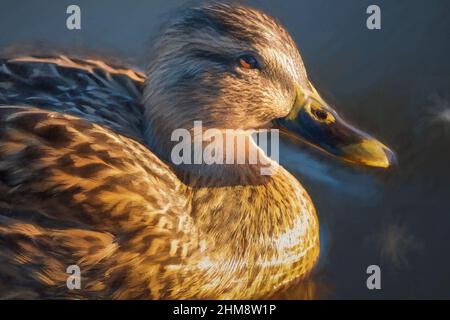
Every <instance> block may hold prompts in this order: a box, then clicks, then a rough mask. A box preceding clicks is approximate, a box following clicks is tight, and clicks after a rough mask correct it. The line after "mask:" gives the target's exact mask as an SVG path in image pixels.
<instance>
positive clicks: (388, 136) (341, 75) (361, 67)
mask: <svg viewBox="0 0 450 320" xmlns="http://www.w3.org/2000/svg"><path fill="white" fill-rule="evenodd" d="M185 3H186V1H174V0H164V1H160V0H153V1H149V0H127V1H120V0H95V1H93V0H77V1H66V0H58V1H56V0H54V1H49V0H27V1H16V0H1V1H0V51H3V52H5V51H6V52H7V51H8V50H13V51H14V50H17V48H32V47H34V48H38V49H45V48H52V49H57V50H62V51H65V52H69V53H70V52H73V53H74V54H75V53H77V54H79V53H88V54H90V53H95V54H96V55H102V54H104V55H108V56H115V57H118V58H120V59H122V60H123V61H126V62H127V63H131V64H133V65H135V66H138V67H141V68H144V67H145V63H146V56H147V53H148V51H149V46H150V45H151V41H152V38H153V37H154V36H155V35H156V34H157V33H158V30H159V26H160V25H161V23H162V22H163V21H164V19H165V17H167V15H168V13H170V12H171V10H173V9H174V8H178V7H180V5H181V6H182V5H185ZM245 3H248V4H250V5H252V6H255V7H258V8H261V9H263V10H264V11H266V12H267V13H269V14H271V15H273V16H275V17H277V18H278V19H279V20H281V22H283V23H284V24H285V25H286V27H287V28H288V30H289V31H290V32H291V33H292V35H293V37H294V39H295V40H296V42H297V44H298V46H299V48H300V51H301V53H302V56H303V59H304V61H305V65H306V67H307V69H308V72H309V75H310V78H311V79H312V81H313V83H314V84H315V85H316V87H317V88H318V90H319V91H320V92H321V94H322V95H323V96H324V97H325V98H326V100H327V101H328V102H330V104H331V105H333V106H335V108H336V109H337V110H339V111H340V113H341V114H343V115H344V117H345V118H347V119H348V120H350V122H352V123H354V124H356V125H357V126H358V127H360V128H363V129H364V130H366V131H368V132H371V133H373V134H374V135H375V136H377V137H379V138H380V139H381V140H382V141H384V142H386V144H387V145H389V146H390V147H392V148H393V149H394V150H395V151H396V153H397V155H398V159H399V165H398V167H396V168H394V169H392V170H389V171H383V170H375V169H366V168H361V167H355V166H352V165H348V164H345V163H341V162H339V161H337V160H335V159H332V158H330V157H327V156H325V155H322V154H319V153H318V152H316V151H314V150H311V149H310V148H308V147H306V146H304V147H301V148H300V150H299V149H298V147H293V146H292V145H290V144H289V143H285V144H283V145H282V150H281V151H280V157H281V162H282V164H284V165H285V166H286V167H287V168H288V169H289V170H290V171H291V172H293V173H294V174H295V175H296V176H297V177H298V179H299V180H300V181H301V182H302V183H303V184H304V186H305V187H306V188H307V190H308V191H309V193H310V195H311V197H312V199H313V200H314V202H315V205H316V207H317V210H318V215H319V220H320V223H321V240H322V245H321V246H322V248H321V250H322V253H321V258H320V262H319V264H318V266H317V268H316V269H315V271H314V274H313V275H312V276H311V277H310V278H309V279H308V280H306V281H304V282H302V283H299V284H295V285H293V286H292V287H290V288H288V289H286V290H285V291H283V292H280V293H278V294H277V295H276V297H277V298H291V299H300V298H315V299H319V298H320V299H380V298H384V299H410V298H425V299H429V298H444V299H445V298H447V299H449V298H450V257H449V253H450V250H449V249H450V168H449V165H450V62H449V60H450V18H449V17H450V1H448V0H429V1H425V0H376V1H375V0H370V1H367V0H340V1H335V0H300V1H299V0H290V1H287V0H284V1H263V0H254V1H245ZM70 4H78V5H79V6H80V7H81V11H82V30H80V31H69V30H67V29H66V18H67V15H66V13H65V12H66V8H67V6H68V5H70ZM371 4H377V5H379V6H380V7H381V13H382V29H381V30H375V31H372V30H368V29H367V28H366V19H367V17H368V15H367V14H366V8H367V7H368V6H369V5H371ZM25 50H26V49H25ZM372 264H376V265H379V266H380V267H381V286H382V289H381V290H372V291H371V290H368V289H367V287H366V279H367V277H368V275H367V274H366V269H367V267H368V266H369V265H372Z"/></svg>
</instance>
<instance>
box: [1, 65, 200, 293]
mask: <svg viewBox="0 0 450 320" xmlns="http://www.w3.org/2000/svg"><path fill="white" fill-rule="evenodd" d="M142 83H143V76H142V75H141V74H139V73H137V72H135V71H133V70H130V69H125V68H114V67H111V66H109V65H106V64H103V63H101V62H98V61H93V60H74V59H69V58H66V57H63V56H55V57H22V58H13V59H1V60H0V298H43V297H44V298H45V297H51V298H57V297H67V296H70V297H103V298H111V297H115V298H121V297H122V298H152V297H153V298H158V297H159V296H160V295H161V292H162V291H161V287H160V282H161V279H159V278H158V274H159V270H160V268H161V266H163V265H164V264H165V261H166V260H167V259H171V261H172V262H173V263H176V261H177V259H179V258H180V257H178V256H177V255H176V254H169V253H170V251H171V250H173V248H172V247H171V244H173V241H178V242H180V243H189V242H190V241H194V239H192V238H191V237H189V231H190V230H189V228H187V229H184V231H183V230H179V229H178V226H179V225H180V221H186V218H187V212H189V208H188V206H189V202H188V201H187V198H188V197H187V196H185V194H184V192H185V190H184V189H183V186H182V185H181V184H180V182H179V180H178V179H177V178H176V176H175V175H174V174H173V173H172V171H171V170H170V168H169V167H168V166H166V165H165V164H164V163H163V162H162V161H160V159H158V158H157V157H156V156H155V155H154V154H153V153H152V152H151V151H150V150H149V149H147V148H146V147H145V145H144V144H142V143H141V140H142V138H141V137H142V136H141V132H142V125H141V121H142V106H141V104H140V96H141V89H142ZM188 222H189V221H188ZM185 231H186V232H185ZM137 235H138V236H137ZM143 260H145V263H144V261H143ZM70 265H77V266H78V267H79V268H80V271H81V277H82V288H81V290H69V289H68V287H67V286H66V280H67V278H68V277H69V276H70V274H67V273H66V270H67V268H68V267H69V266H70ZM141 265H145V268H146V269H145V270H140V269H139V268H141V267H140V266H141ZM139 272H150V273H151V272H153V274H154V276H153V277H150V276H142V277H136V274H137V273H139ZM125 283H126V284H127V285H126V286H125V285H124V284H125ZM154 288H156V289H154ZM160 291H161V292H160Z"/></svg>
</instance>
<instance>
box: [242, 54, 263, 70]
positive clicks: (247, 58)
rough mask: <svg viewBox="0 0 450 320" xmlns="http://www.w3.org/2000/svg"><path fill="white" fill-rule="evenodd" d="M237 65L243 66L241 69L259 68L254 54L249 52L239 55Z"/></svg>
mask: <svg viewBox="0 0 450 320" xmlns="http://www.w3.org/2000/svg"><path fill="white" fill-rule="evenodd" d="M239 65H240V66H241V67H242V68H243V69H248V70H250V69H258V68H259V64H258V60H256V58H255V57H254V56H252V55H251V54H245V55H242V56H240V57H239Z"/></svg>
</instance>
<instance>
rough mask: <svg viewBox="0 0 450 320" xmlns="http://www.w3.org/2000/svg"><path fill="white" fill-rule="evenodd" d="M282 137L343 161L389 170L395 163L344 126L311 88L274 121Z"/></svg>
mask: <svg viewBox="0 0 450 320" xmlns="http://www.w3.org/2000/svg"><path fill="white" fill-rule="evenodd" d="M276 125H277V127H278V128H279V129H280V131H281V133H282V134H286V135H288V136H290V137H292V138H294V139H300V140H302V141H304V142H307V143H309V144H311V145H313V146H315V147H317V148H319V149H321V150H323V151H325V152H327V153H329V154H332V155H334V156H336V157H338V158H340V159H342V160H345V161H348V162H352V163H357V164H361V165H366V166H372V167H380V168H388V167H390V166H391V165H393V164H394V163H395V162H396V158H395V155H394V152H392V151H391V150H390V149H389V148H388V147H386V146H385V145H384V144H382V143H381V142H380V141H378V140H377V139H375V138H373V137H371V136H370V135H368V134H367V133H364V132H362V131H360V130H358V129H356V128H354V127H353V126H351V125H349V124H348V123H346V122H345V121H344V120H343V119H342V118H340V117H339V115H338V114H337V113H336V111H334V110H333V109H331V108H330V107H329V106H328V105H327V104H326V103H325V102H324V101H323V100H322V98H321V97H320V96H319V94H318V93H317V91H316V90H315V89H314V87H313V86H311V92H308V93H304V92H299V93H298V95H297V100H296V103H295V106H294V108H293V109H292V111H291V112H290V113H289V115H287V116H286V117H285V118H282V119H277V120H276Z"/></svg>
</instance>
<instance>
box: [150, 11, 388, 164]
mask: <svg viewBox="0 0 450 320" xmlns="http://www.w3.org/2000/svg"><path fill="white" fill-rule="evenodd" d="M147 75H148V77H147V81H146V86H145V105H146V110H145V112H146V120H147V122H146V123H147V124H148V125H147V130H148V131H149V133H150V134H149V135H148V136H149V137H150V138H149V139H150V140H152V139H153V140H156V141H155V143H154V145H155V146H156V148H158V146H161V145H162V144H164V141H170V136H171V131H173V130H174V129H176V128H185V129H192V126H193V124H194V121H195V120H202V122H203V127H204V128H218V129H258V128H263V127H272V126H277V127H279V128H281V129H282V132H284V133H287V134H289V135H291V136H293V137H296V138H298V139H301V140H304V141H306V142H308V143H310V144H312V145H314V146H316V147H318V148H320V149H321V150H323V151H326V152H328V153H330V154H332V155H334V156H336V157H339V158H341V159H343V160H346V161H350V162H354V163H359V164H364V165H368V166H375V167H383V168H386V167H389V166H390V165H391V164H392V163H393V161H394V158H395V157H394V154H393V152H392V151H391V150H389V148H388V147H386V146H385V145H384V144H382V143H381V142H379V141H378V140H376V139H375V138H373V137H371V136H370V135H368V134H366V133H364V132H362V131H360V130H358V129H356V128H354V127H352V126H351V125H349V124H348V123H346V122H345V121H344V120H343V119H342V118H341V117H340V116H339V115H338V114H337V112H336V111H335V110H334V109H333V108H331V107H330V106H329V105H328V104H327V103H326V102H325V101H324V100H323V99H322V98H321V97H320V95H319V93H318V92H317V91H316V89H315V88H314V87H313V85H312V84H311V82H310V81H309V80H308V76H307V73H306V70H305V67H304V64H303V61H302V58H301V56H300V54H299V51H298V49H297V47H296V44H295V42H294V41H293V39H292V38H291V36H290V35H289V33H288V32H287V31H286V30H285V28H284V27H283V26H282V25H281V24H279V23H278V22H277V21H275V20H274V19H273V18H271V17H269V16H267V15H265V14H264V13H262V12H260V11H258V10H255V9H251V8H248V7H244V6H242V5H229V4H218V3H212V4H207V5H203V6H199V7H194V8H190V9H185V10H184V11H182V12H181V15H179V16H177V17H176V18H175V19H173V20H171V21H170V23H169V24H168V25H167V26H166V28H165V29H164V31H163V33H162V35H161V37H160V38H159V39H158V40H157V41H156V43H155V46H154V50H153V54H152V57H151V63H150V66H149V68H148V74H147ZM160 151H161V152H160V153H167V150H160Z"/></svg>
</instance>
